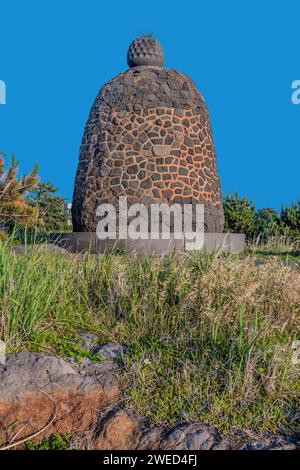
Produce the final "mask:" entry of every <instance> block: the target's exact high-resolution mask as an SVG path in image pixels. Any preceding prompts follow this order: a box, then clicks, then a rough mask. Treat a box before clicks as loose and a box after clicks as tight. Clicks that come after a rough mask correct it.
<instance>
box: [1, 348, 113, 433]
mask: <svg viewBox="0 0 300 470" xmlns="http://www.w3.org/2000/svg"><path fill="white" fill-rule="evenodd" d="M109 364H110V367H108V368H107V364H106V365H105V363H104V364H93V363H91V364H90V365H89V364H84V365H83V366H80V364H78V365H76V366H75V365H73V364H72V365H70V364H69V363H68V362H67V361H65V360H63V359H61V358H58V357H55V356H47V355H44V354H38V353H29V352H22V353H16V354H11V355H9V356H8V357H7V360H6V364H4V365H0V430H1V432H2V439H1V440H2V441H6V442H7V441H9V440H10V439H11V433H12V432H13V434H16V433H18V439H22V438H23V437H26V436H30V435H31V434H33V433H35V432H37V431H39V430H41V429H42V428H43V427H44V426H46V425H47V424H48V423H49V422H51V421H52V420H53V418H55V419H54V421H53V423H52V424H51V426H49V427H47V429H46V430H45V432H44V433H42V434H41V435H40V437H45V436H47V435H49V434H51V433H53V432H58V433H61V434H65V433H70V432H74V431H84V430H86V429H88V428H89V427H90V426H91V425H92V424H93V423H94V422H95V421H97V419H98V417H99V414H100V413H101V412H102V411H103V410H104V409H106V408H107V407H109V406H111V405H113V404H114V403H115V402H116V401H117V399H118V398H119V396H120V389H119V385H118V382H117V378H116V374H115V368H114V367H115V366H114V365H113V364H112V363H111V362H110V363H109ZM12 424H13V428H12V427H11V426H12ZM3 434H4V435H3Z"/></svg>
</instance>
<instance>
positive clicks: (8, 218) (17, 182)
mask: <svg viewBox="0 0 300 470" xmlns="http://www.w3.org/2000/svg"><path fill="white" fill-rule="evenodd" d="M2 155H3V156H7V155H6V154H5V153H3V152H0V226H1V228H4V229H6V230H11V229H12V227H13V226H14V225H16V224H19V225H21V226H22V227H30V226H32V225H34V224H35V221H36V210H35V208H34V207H32V206H31V205H30V204H28V202H27V201H26V195H27V194H28V193H29V192H30V191H33V190H34V188H35V186H36V185H37V184H38V181H39V178H38V175H37V172H38V166H37V165H35V166H34V169H33V171H32V172H31V173H30V174H29V175H28V176H26V175H24V176H22V177H21V178H18V177H17V174H18V170H19V162H18V161H16V159H15V156H14V155H12V163H11V166H10V168H9V169H8V171H5V165H4V158H3V157H2Z"/></svg>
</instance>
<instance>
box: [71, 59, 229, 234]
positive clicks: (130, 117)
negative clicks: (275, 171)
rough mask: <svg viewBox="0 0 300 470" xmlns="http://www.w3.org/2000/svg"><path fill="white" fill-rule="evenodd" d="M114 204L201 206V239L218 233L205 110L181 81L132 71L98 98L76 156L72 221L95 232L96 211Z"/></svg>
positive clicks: (217, 192) (150, 70)
mask: <svg viewBox="0 0 300 470" xmlns="http://www.w3.org/2000/svg"><path fill="white" fill-rule="evenodd" d="M119 196H128V204H129V206H130V205H131V204H134V203H137V202H143V203H145V204H146V205H147V206H149V205H150V204H151V203H162V202H167V203H179V204H191V203H192V204H197V203H203V204H204V205H205V209H206V210H205V231H206V232H222V230H223V221H224V217H223V208H222V200H221V189H220V181H219V176H218V171H217V165H216V154H215V147H214V142H213V137H212V131H211V127H210V119H209V114H208V110H207V106H206V104H205V102H204V99H203V97H202V95H201V94H200V93H199V91H198V90H197V88H196V86H195V84H194V82H193V81H192V80H191V79H190V78H189V77H187V76H186V75H184V74H182V73H180V72H178V71H176V70H173V69H163V68H159V67H134V68H132V69H130V70H128V71H126V72H124V73H122V74H120V75H119V76H117V77H116V78H115V79H113V80H111V81H110V82H108V83H107V84H106V85H105V86H104V87H103V88H102V89H101V91H100V93H99V95H98V96H97V98H96V100H95V103H94V105H93V108H92V110H91V113H90V117H89V119H88V122H87V124H86V127H85V132H84V136H83V140H82V145H81V149H80V158H79V165H78V170H77V175H76V181H75V189H74V196H73V206H72V217H73V227H74V231H75V232H95V230H96V226H97V223H98V220H97V217H96V208H97V207H98V205H99V204H102V203H106V202H110V203H112V204H114V205H115V206H116V207H118V198H119Z"/></svg>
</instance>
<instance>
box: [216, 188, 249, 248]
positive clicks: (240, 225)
mask: <svg viewBox="0 0 300 470" xmlns="http://www.w3.org/2000/svg"><path fill="white" fill-rule="evenodd" d="M223 207H224V215H225V228H224V229H225V231H227V232H236V233H245V235H246V237H247V239H250V238H252V237H253V236H254V234H255V214H256V211H255V207H254V205H253V203H252V201H249V200H248V199H247V197H246V196H243V197H242V198H240V197H239V195H238V194H237V193H235V194H234V195H230V194H226V196H225V197H224V200H223Z"/></svg>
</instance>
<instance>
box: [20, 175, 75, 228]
mask: <svg viewBox="0 0 300 470" xmlns="http://www.w3.org/2000/svg"><path fill="white" fill-rule="evenodd" d="M58 190H59V189H58V188H56V187H55V186H54V185H53V184H52V183H50V182H49V181H47V182H45V183H39V184H38V185H37V186H36V187H35V188H34V190H33V191H32V195H30V197H29V198H28V202H29V203H30V204H31V206H32V207H34V208H36V209H37V211H38V221H39V227H41V228H44V229H45V230H48V231H52V230H61V229H63V228H64V227H65V226H66V225H67V224H68V214H67V212H66V211H65V208H64V205H65V202H66V199H65V198H64V197H62V196H58V195H57V192H58Z"/></svg>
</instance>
